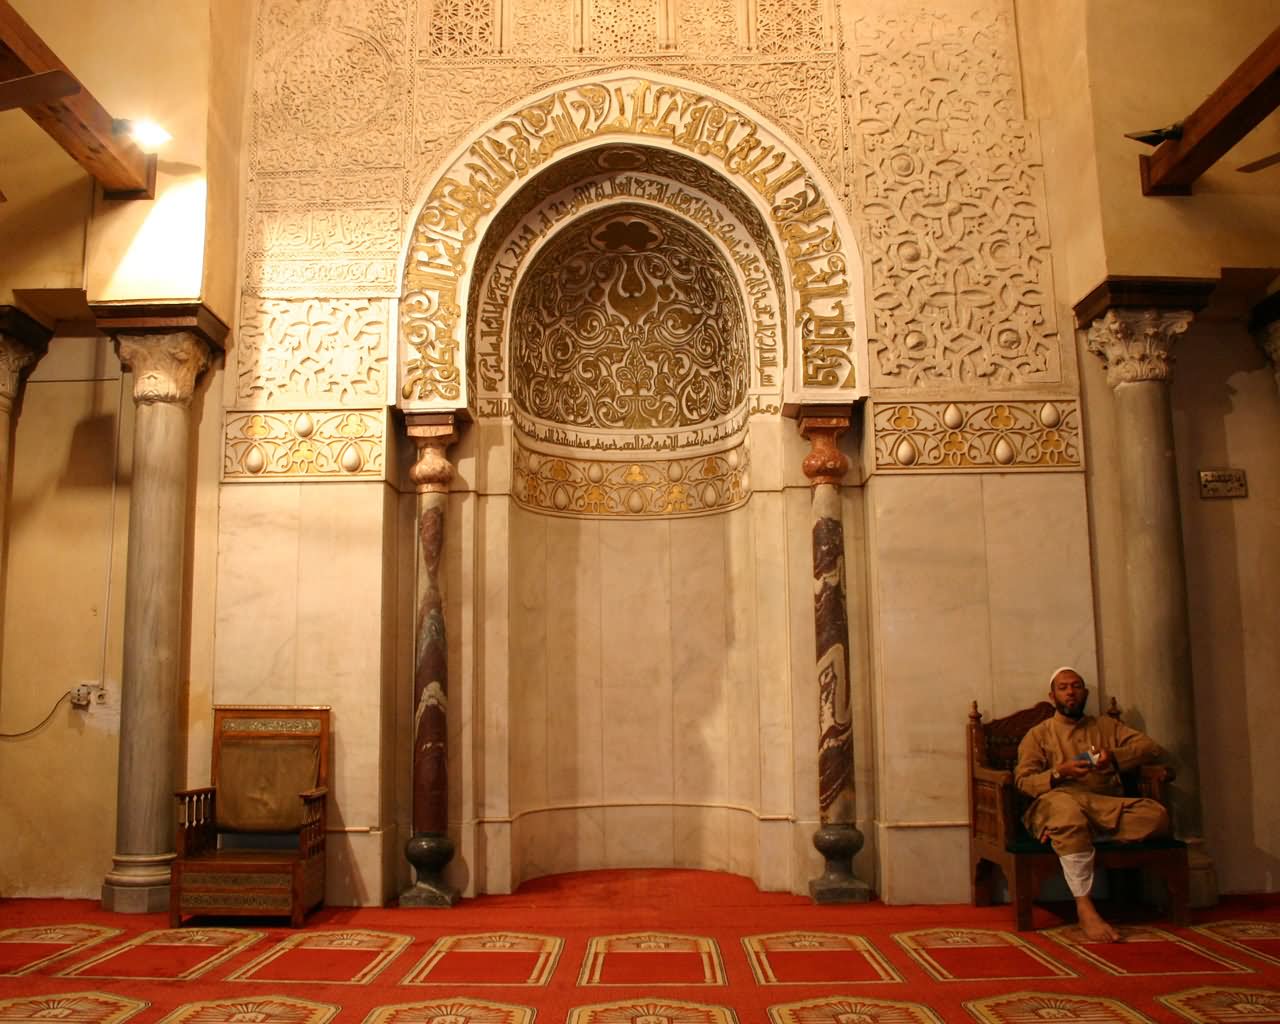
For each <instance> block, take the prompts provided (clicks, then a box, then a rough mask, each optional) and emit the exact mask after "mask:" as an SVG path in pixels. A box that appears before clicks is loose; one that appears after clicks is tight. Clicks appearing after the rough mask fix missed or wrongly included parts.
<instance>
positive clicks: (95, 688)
mask: <svg viewBox="0 0 1280 1024" xmlns="http://www.w3.org/2000/svg"><path fill="white" fill-rule="evenodd" d="M106 702H107V688H106V687H105V686H103V685H102V684H101V683H99V682H92V683H81V684H80V685H79V686H76V687H73V688H72V690H71V706H72V707H73V708H79V709H80V710H81V711H88V710H89V706H90V705H91V704H105V703H106Z"/></svg>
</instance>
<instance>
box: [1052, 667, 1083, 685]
mask: <svg viewBox="0 0 1280 1024" xmlns="http://www.w3.org/2000/svg"><path fill="white" fill-rule="evenodd" d="M1063 672H1074V673H1075V674H1076V675H1078V676H1080V681H1081V682H1084V676H1082V675H1080V671H1079V669H1077V668H1076V667H1075V666H1074V665H1060V666H1058V667H1057V668H1055V669H1054V670H1053V674H1052V675H1050V676H1049V689H1051V690H1052V689H1053V682H1054V680H1055V679H1057V678H1058V676H1060V675H1062V673H1063Z"/></svg>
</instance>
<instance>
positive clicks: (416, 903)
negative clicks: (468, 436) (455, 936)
mask: <svg viewBox="0 0 1280 1024" xmlns="http://www.w3.org/2000/svg"><path fill="white" fill-rule="evenodd" d="M406 419H407V421H408V432H409V436H410V437H411V438H412V439H413V442H414V444H416V445H417V447H418V461H417V462H415V463H414V465H413V468H412V469H411V470H410V471H409V478H410V479H411V480H412V481H413V484H414V486H415V488H416V489H417V492H418V550H419V551H420V553H421V561H419V562H418V587H417V608H416V616H415V637H414V666H413V835H412V836H411V837H410V839H409V841H408V842H407V843H406V844H405V851H404V852H405V857H406V859H407V860H408V861H409V863H410V864H412V865H413V867H414V872H415V876H416V879H415V881H414V883H413V884H412V885H411V886H409V888H408V889H406V890H405V891H404V892H402V893H401V894H400V906H402V907H451V906H453V905H454V904H455V903H456V902H457V901H458V891H457V890H456V889H454V888H453V887H452V886H450V885H449V884H448V882H446V881H445V878H444V870H445V868H446V867H447V866H448V864H449V861H450V860H452V859H453V851H454V844H453V840H452V839H450V838H449V746H448V740H449V737H448V729H449V720H448V711H449V645H448V642H447V638H446V636H445V628H444V592H443V578H442V577H443V572H442V569H441V565H440V559H441V556H442V554H443V553H444V528H445V512H446V510H447V508H448V504H449V481H451V480H452V479H453V466H452V465H450V463H449V458H448V455H447V450H448V447H449V445H450V444H452V443H453V441H454V438H455V434H454V428H453V422H452V420H453V417H452V415H451V414H445V415H443V416H442V415H439V414H418V415H415V414H413V413H410V414H408V415H407V416H406Z"/></svg>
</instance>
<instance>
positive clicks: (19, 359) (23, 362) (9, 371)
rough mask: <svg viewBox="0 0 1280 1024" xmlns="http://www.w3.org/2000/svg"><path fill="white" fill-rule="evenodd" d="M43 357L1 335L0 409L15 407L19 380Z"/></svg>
mask: <svg viewBox="0 0 1280 1024" xmlns="http://www.w3.org/2000/svg"><path fill="white" fill-rule="evenodd" d="M41 355H43V353H42V352H37V351H36V350H34V349H32V348H28V347H27V346H26V345H24V344H22V342H20V341H17V340H15V339H13V338H10V337H9V335H7V334H0V409H3V410H8V409H10V408H12V407H13V400H14V399H15V398H16V397H17V396H18V378H19V377H20V376H21V374H22V371H23V370H25V369H26V368H27V367H28V366H30V365H31V364H32V363H34V362H35V361H36V360H38V359H39V358H40V356H41Z"/></svg>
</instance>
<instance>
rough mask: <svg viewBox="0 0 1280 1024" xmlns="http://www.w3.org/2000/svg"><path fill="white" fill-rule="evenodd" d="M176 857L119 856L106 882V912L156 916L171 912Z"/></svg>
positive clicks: (116, 857)
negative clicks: (171, 876)
mask: <svg viewBox="0 0 1280 1024" xmlns="http://www.w3.org/2000/svg"><path fill="white" fill-rule="evenodd" d="M173 857H174V855H173V854H172V853H161V854H151V855H149V854H136V855H133V856H130V855H129V854H120V853H118V854H116V855H115V857H113V858H112V865H111V870H110V871H108V872H107V877H106V878H105V879H103V882H102V909H103V910H109V911H111V912H112V913H116V914H156V913H160V912H162V911H166V910H168V909H169V872H170V866H171V865H172V864H173Z"/></svg>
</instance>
